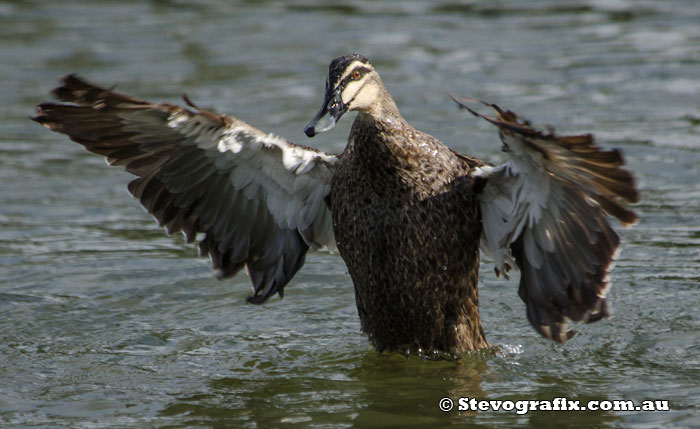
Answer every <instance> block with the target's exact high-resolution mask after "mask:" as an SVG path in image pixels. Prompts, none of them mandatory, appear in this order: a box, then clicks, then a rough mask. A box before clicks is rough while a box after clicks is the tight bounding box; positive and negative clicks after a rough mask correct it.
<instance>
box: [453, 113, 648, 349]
mask: <svg viewBox="0 0 700 429" xmlns="http://www.w3.org/2000/svg"><path fill="white" fill-rule="evenodd" d="M465 100H466V101H478V100H471V99H465ZM455 101H457V100H455ZM457 103H458V104H459V105H460V107H463V108H465V109H467V110H469V111H470V112H471V113H472V114H474V115H476V116H478V117H481V118H484V119H486V120H487V121H489V122H491V123H492V124H494V125H496V126H497V127H498V128H499V132H500V136H501V140H502V142H503V151H504V152H506V153H508V155H509V156H510V158H511V159H510V161H508V162H507V163H505V164H503V165H499V166H495V167H492V166H482V167H479V168H476V169H475V170H474V172H473V176H475V177H481V178H483V179H486V183H485V185H483V189H482V191H481V193H480V194H479V201H480V207H481V212H482V220H483V228H484V229H483V234H482V249H484V250H485V251H486V252H487V253H489V254H490V255H491V256H492V257H493V258H494V260H495V262H496V272H497V273H500V272H507V270H508V269H509V268H510V266H513V265H517V267H518V268H519V269H520V271H521V277H520V289H519V295H520V297H521V298H522V300H523V301H524V302H525V304H526V305H527V316H528V319H529V321H530V323H531V324H532V325H533V326H534V327H535V329H537V331H538V332H540V333H541V334H542V335H544V336H545V337H547V338H550V339H552V340H554V341H557V342H560V343H564V342H566V341H567V340H569V339H571V338H572V337H573V336H574V335H575V334H576V333H575V331H573V330H571V329H570V328H569V327H568V326H567V322H569V321H575V322H581V321H583V322H592V321H596V320H600V319H601V318H604V317H608V316H609V310H608V307H607V303H606V300H605V294H606V291H607V289H608V283H609V278H608V276H609V271H610V269H611V266H612V262H613V261H614V259H615V257H616V256H617V251H618V247H619V245H620V238H619V236H618V235H617V233H616V232H615V231H614V230H613V229H612V227H611V225H610V220H609V217H608V215H610V216H614V217H616V218H618V219H619V220H620V223H621V224H622V225H625V226H626V225H631V224H634V223H636V222H637V215H636V214H635V213H634V212H633V211H631V210H629V209H627V208H625V207H624V205H623V204H622V202H621V200H624V201H627V202H631V203H633V202H637V201H638V200H639V194H638V192H637V189H636V187H635V181H634V177H633V176H632V174H631V173H630V172H629V171H628V170H626V169H624V168H623V167H622V166H623V164H624V161H623V159H622V155H621V154H620V152H619V151H618V150H603V149H601V148H600V147H598V146H597V145H596V144H595V143H594V142H593V136H592V135H590V134H585V135H576V136H558V135H556V134H555V133H554V132H553V130H550V131H548V132H543V131H539V130H536V129H534V128H532V127H531V125H530V124H529V123H528V122H527V121H521V120H520V119H519V118H518V116H517V115H516V114H515V113H513V112H511V111H504V110H502V109H501V108H499V107H498V106H496V105H494V104H489V103H484V102H481V103H483V104H485V105H487V106H489V107H491V108H493V109H494V110H495V111H496V114H497V116H496V117H490V116H486V115H482V114H480V113H477V112H476V111H474V110H472V109H471V108H469V107H468V106H466V105H465V104H463V103H461V102H459V101H457ZM513 262H514V263H513Z"/></svg>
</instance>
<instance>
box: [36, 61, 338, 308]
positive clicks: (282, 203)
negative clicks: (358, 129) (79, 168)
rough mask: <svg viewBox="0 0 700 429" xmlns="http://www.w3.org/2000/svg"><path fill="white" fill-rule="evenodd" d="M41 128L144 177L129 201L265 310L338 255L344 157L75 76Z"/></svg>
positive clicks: (41, 118)
mask: <svg viewBox="0 0 700 429" xmlns="http://www.w3.org/2000/svg"><path fill="white" fill-rule="evenodd" d="M62 83H63V85H62V86H60V87H58V88H56V89H55V90H54V91H53V95H54V96H55V97H56V98H57V99H58V100H60V101H61V102H62V103H61V102H49V103H43V104H41V105H39V106H38V108H37V111H38V114H37V116H36V117H35V118H33V119H34V120H35V121H37V122H39V123H40V124H42V125H44V126H46V127H48V128H50V129H51V130H53V131H57V132H61V133H64V134H66V135H68V136H69V137H70V138H71V139H72V140H73V141H75V142H77V143H79V144H81V145H83V146H84V147H85V148H86V149H87V150H88V151H90V152H93V153H97V154H100V155H103V156H105V157H106V158H107V162H108V163H109V164H110V165H118V166H120V167H122V168H124V169H125V170H126V171H128V172H130V173H132V174H134V175H136V176H138V178H137V179H135V180H133V181H132V182H131V183H129V186H128V189H129V192H130V193H131V194H132V195H133V196H134V197H136V198H138V199H139V200H140V202H141V204H142V205H143V206H144V208H146V210H148V212H149V213H150V214H152V215H153V216H154V217H155V218H156V219H157V220H158V222H159V224H160V225H161V226H165V228H166V229H167V231H168V233H169V234H172V233H175V232H177V231H182V232H183V233H184V235H185V237H186V239H187V241H188V242H192V241H194V240H195V239H196V238H197V234H198V233H203V234H204V237H203V238H202V239H201V240H200V241H199V250H200V254H201V255H209V256H210V258H211V260H212V264H213V267H214V269H215V270H216V274H217V277H219V278H224V277H228V276H231V275H233V274H235V273H236V272H238V271H239V270H240V269H241V268H243V267H246V270H247V271H248V274H249V276H250V278H251V281H252V283H253V290H254V292H255V293H254V295H253V296H251V297H248V299H247V300H248V301H249V302H252V303H256V304H260V303H262V302H264V301H265V300H267V298H269V297H270V296H271V295H273V294H274V293H275V292H277V293H279V294H280V296H282V294H283V288H284V286H285V285H286V284H287V283H288V282H289V280H290V279H291V278H292V276H293V275H294V274H295V273H296V272H297V271H298V270H299V268H301V266H302V265H303V263H304V257H305V254H306V252H307V250H308V249H309V248H313V249H319V248H326V249H328V250H331V251H334V250H335V246H336V244H335V238H334V235H333V229H332V222H331V213H330V208H329V207H328V204H327V202H326V197H327V196H328V194H329V192H330V179H331V176H332V175H333V172H334V169H335V162H336V160H337V157H336V156H335V155H328V154H325V153H323V152H320V151H318V150H316V149H313V148H309V147H304V146H298V145H294V144H292V143H290V142H287V141H286V140H284V139H281V138H279V137H277V136H274V135H271V134H268V133H265V132H263V131H260V130H259V129H257V128H255V127H252V126H251V125H248V124H247V123H245V122H243V121H241V120H239V119H237V118H234V117H229V116H224V115H218V114H215V113H213V112H210V111H207V110H204V109H201V108H199V107H197V106H195V105H194V104H193V103H192V102H191V101H190V100H189V99H188V98H187V97H185V101H186V102H187V104H189V106H190V107H192V108H193V109H194V110H189V109H185V108H182V107H179V106H176V105H172V104H167V103H163V104H153V103H149V102H147V101H142V100H137V99H133V98H131V97H127V96H125V95H121V94H118V93H115V92H113V91H112V90H109V89H104V88H100V87H98V86H95V85H92V84H90V83H88V82H85V81H84V80H82V79H80V78H78V77H76V76H74V75H69V76H66V77H65V78H63V81H62Z"/></svg>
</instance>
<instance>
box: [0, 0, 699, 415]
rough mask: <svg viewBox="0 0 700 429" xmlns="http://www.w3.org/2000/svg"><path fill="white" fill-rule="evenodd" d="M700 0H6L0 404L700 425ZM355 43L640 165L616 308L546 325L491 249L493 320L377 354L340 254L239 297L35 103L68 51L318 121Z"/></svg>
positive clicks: (246, 109) (49, 409) (486, 129)
mask: <svg viewBox="0 0 700 429" xmlns="http://www.w3.org/2000/svg"><path fill="white" fill-rule="evenodd" d="M699 24H700V8H698V7H697V4H696V2H694V1H690V0H687V1H681V0H678V1H667V2H657V1H634V2H632V1H625V0H615V1H604V0H598V1H593V0H591V1H579V2H575V3H574V2H566V3H565V2H557V1H554V0H542V1H534V0H533V1H519V2H456V1H455V2H449V1H438V2H432V3H429V2H408V1H401V2H398V1H397V2H382V3H375V2H369V1H354V2H342V3H340V2H337V3H330V5H328V3H326V2H321V1H315V0H312V1H304V2H288V3H285V2H275V1H270V2H228V1H223V0H221V1H217V0H210V1H207V2H201V5H197V6H195V5H191V4H187V3H185V2H177V1H165V0H161V1H151V2H142V3H140V4H133V5H126V4H122V2H108V1H100V2H97V1H89V2H88V1H70V2H20V1H17V2H9V3H8V2H3V3H0V56H1V58H2V60H1V61H0V101H1V102H0V118H1V119H0V124H1V125H0V127H1V129H2V132H0V155H1V156H0V180H1V182H2V187H1V188H0V314H1V315H2V317H0V424H3V425H6V426H12V427H15V426H52V427H56V426H65V427H112V426H127V427H144V426H146V427H148V426H152V427H159V426H186V425H205V426H207V425H208V426H231V427H249V428H253V427H280V426H283V427H286V426H290V427H291V426H297V427H350V426H357V427H371V426H383V425H386V424H394V425H396V426H400V427H412V426H416V427H417V426H427V425H431V426H433V427H436V426H443V425H449V424H471V425H476V426H492V427H502V426H513V425H518V424H524V425H527V424H529V425H533V426H547V425H551V426H562V425H564V424H567V423H569V422H576V423H578V424H580V425H582V426H595V427H601V426H612V427H628V426H635V427H659V426H700V413H699V410H700V399H698V398H700V387H698V386H699V382H700V338H699V337H700V330H699V328H700V316H698V306H699V305H700V290H699V289H698V285H699V283H700V270H699V268H700V202H699V201H700V185H699V183H700V138H699V136H700V25H699ZM347 52H360V53H362V54H364V55H366V56H367V57H369V58H370V59H371V60H372V61H373V63H374V64H375V66H376V67H377V69H378V70H379V71H380V73H381V75H382V77H383V79H384V81H385V82H386V84H387V86H388V88H389V90H390V91H391V92H392V94H393V95H394V97H395V99H396V101H397V103H398V105H399V108H400V109H401V111H402V113H403V114H404V116H405V117H406V118H407V119H408V120H409V121H410V122H412V123H413V124H414V125H415V126H417V127H418V128H420V129H423V130H425V131H427V132H430V133H432V134H434V135H436V136H437V137H438V138H440V139H441V140H443V141H445V142H446V143H447V144H449V145H450V146H451V147H453V148H455V149H456V150H458V151H461V152H465V153H468V154H471V155H475V156H480V157H483V158H485V159H488V160H490V161H492V162H498V161H502V160H503V159H504V158H503V154H502V153H501V152H499V148H500V144H499V142H498V140H497V138H496V134H495V132H494V130H493V129H491V128H490V126H489V124H486V123H483V122H478V121H477V120H475V119H474V118H472V117H471V116H470V115H468V114H466V113H465V112H463V111H459V110H457V109H456V108H455V106H454V105H453V103H452V101H450V100H449V98H448V97H447V92H448V91H449V92H451V93H454V94H456V95H470V96H475V97H480V98H484V99H487V100H489V101H492V102H496V103H499V104H501V105H503V106H506V107H509V108H512V109H515V110H517V111H520V112H521V113H523V114H525V115H526V116H528V117H530V118H531V119H533V120H535V122H539V123H549V124H553V125H555V126H557V128H558V129H559V130H560V131H565V132H585V131H594V132H595V133H596V136H597V138H598V140H599V141H600V142H601V143H602V144H604V145H605V146H608V147H610V146H614V147H619V148H621V149H622V150H623V151H624V154H625V156H626V159H627V162H628V164H629V167H630V168H631V169H632V170H634V171H635V172H636V174H637V177H638V179H639V187H640V189H641V192H642V195H643V201H642V202H641V203H640V204H639V205H637V206H636V209H637V210H638V212H639V214H640V216H641V221H640V223H639V224H638V225H637V226H636V227H634V228H633V229H627V230H621V231H620V233H621V235H622V239H623V248H622V253H621V256H620V259H619V260H618V262H617V266H616V268H615V270H614V272H613V276H612V282H613V287H612V290H611V292H610V299H611V303H612V305H613V308H614V312H615V315H614V318H613V319H611V320H608V321H603V322H600V323H597V324H593V325H587V326H581V327H580V329H579V331H580V332H581V334H580V335H579V337H577V338H576V339H575V340H573V341H572V342H570V343H569V344H567V345H565V346H559V345H556V344H553V343H550V342H547V341H545V340H544V339H542V338H540V337H539V336H537V334H536V333H535V332H534V331H533V330H532V329H531V328H530V327H529V326H528V324H527V322H526V319H525V311H524V306H523V304H522V303H521V301H520V299H519V298H518V297H517V281H516V280H511V281H501V280H496V279H495V277H494V275H493V273H492V265H490V264H489V263H488V261H486V262H485V264H484V266H483V269H482V289H481V303H482V317H483V321H484V328H485V331H486V335H487V338H488V339H489V341H490V342H492V343H497V344H502V345H504V347H503V349H504V351H505V352H504V353H500V354H498V353H477V354H474V355H470V356H465V357H464V358H462V359H461V360H460V361H459V362H456V363H455V362H426V361H422V360H420V359H418V358H415V357H414V358H410V359H406V358H404V357H401V356H398V355H388V354H378V353H376V352H375V351H373V350H372V348H371V347H370V346H369V344H368V342H367V340H366V338H365V337H364V335H363V334H361V332H360V327H359V320H358V317H357V314H356V309H355V304H354V294H353V289H352V284H351V281H350V278H349V277H348V275H347V273H346V269H345V267H344V265H343V263H342V261H341V259H340V258H339V257H336V256H331V255H324V254H311V255H309V257H308V258H307V263H306V266H305V267H304V269H303V270H302V271H301V272H300V273H299V274H298V275H297V276H296V277H295V279H294V281H293V283H292V284H291V285H289V287H288V288H287V294H286V297H285V298H284V299H283V300H279V299H277V298H273V299H271V300H270V302H269V303H268V304H266V305H265V306H262V307H257V306H250V305H246V304H245V303H244V298H245V296H247V295H248V294H249V293H250V290H249V288H250V286H249V283H248V280H247V278H246V277H245V275H240V276H237V277H236V278H234V279H233V280H231V281H225V282H218V281H216V280H215V279H213V277H212V276H211V271H210V269H209V264H208V261H206V260H203V259H198V258H196V257H195V255H196V251H195V250H194V249H193V248H192V246H189V245H187V244H186V243H184V240H183V239H182V238H181V237H178V236H173V237H168V236H166V235H165V234H164V233H163V232H162V231H161V230H160V228H158V227H157V226H156V225H155V224H154V222H153V221H152V220H151V219H150V217H149V216H147V215H146V214H145V213H144V212H143V210H141V209H140V208H139V207H138V204H137V203H136V201H134V200H133V199H131V198H130V197H129V195H128V194H127V192H126V187H125V184H126V183H127V181H128V180H129V176H128V175H127V174H126V173H124V172H122V171H120V170H119V169H114V168H106V167H105V166H104V162H103V161H102V160H101V159H100V158H99V157H97V156H93V155H90V154H88V153H86V152H85V151H84V150H83V149H82V148H80V147H79V146H78V145H76V144H74V143H71V142H69V141H68V140H67V139H66V138H64V137H63V136H60V135H57V134H53V133H50V132H48V131H46V130H44V129H42V128H40V127H39V126H37V125H36V124H34V123H32V122H30V121H29V120H28V119H27V117H28V116H29V115H31V114H32V113H33V106H34V105H35V104H37V103H39V102H40V101H42V100H45V99H46V98H47V92H48V91H49V90H50V89H51V88H52V87H54V86H55V85H56V83H57V79H58V77H59V76H61V75H63V74H67V73H70V72H78V73H80V74H81V75H83V76H85V77H87V78H89V79H92V80H94V81H97V82H99V83H102V84H104V85H108V86H109V85H115V84H118V85H119V89H120V90H122V91H124V92H128V93H130V94H133V95H135V96H137V97H141V98H146V99H151V100H155V101H170V102H180V100H179V96H180V94H182V93H185V92H186V93H187V94H188V95H189V96H190V97H191V98H192V99H193V100H195V102H197V103H199V104H201V105H203V106H206V107H209V108H212V109H215V110H217V111H220V112H226V113H230V114H233V115H237V116H239V117H241V118H243V119H245V120H248V121H249V122H252V123H254V124H256V125H257V126H259V127H261V128H263V129H265V130H268V131H272V132H276V133H278V134H281V135H283V136H285V137H287V138H289V139H290V140H292V141H296V142H299V143H305V144H308V143H313V144H314V145H317V146H318V147H320V148H322V149H324V150H326V151H329V152H339V151H340V150H342V147H343V146H344V143H345V138H346V136H347V132H348V128H349V124H350V123H351V118H344V119H343V121H341V124H340V125H339V127H338V128H337V129H336V130H334V132H332V133H328V134H324V135H322V136H320V137H317V138H315V139H314V140H311V141H309V140H307V139H306V137H305V136H304V135H303V133H302V128H303V126H304V125H305V124H306V123H307V122H308V120H309V119H310V118H311V117H312V116H313V115H314V114H315V113H316V110H317V108H318V105H319V103H320V101H321V96H322V85H323V82H324V79H325V70H326V67H327V64H328V62H329V60H330V59H332V58H334V57H336V56H338V55H341V54H344V53H347ZM558 396H565V397H567V398H569V399H572V400H581V401H587V400H612V399H628V400H633V401H635V402H637V403H640V402H641V401H643V400H649V399H660V400H668V401H669V406H670V408H671V410H670V411H665V412H613V411H608V412H603V411H599V412H594V411H586V412H579V413H573V412H571V413H561V412H549V413H548V412H541V411H538V412H531V413H528V414H524V415H518V414H516V413H515V412H507V411H480V412H471V411H469V412H466V411H457V410H453V411H451V412H448V413H443V412H441V411H440V410H439V409H438V401H439V400H440V398H443V397H450V398H453V399H455V400H456V399H457V398H459V397H477V398H480V399H491V400H496V399H510V400H518V399H532V400H536V399H549V400H551V399H553V398H555V397H558Z"/></svg>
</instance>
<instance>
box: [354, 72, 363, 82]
mask: <svg viewBox="0 0 700 429" xmlns="http://www.w3.org/2000/svg"><path fill="white" fill-rule="evenodd" d="M360 77H362V73H360V71H359V70H355V71H354V72H352V78H353V79H354V80H357V79H359V78H360Z"/></svg>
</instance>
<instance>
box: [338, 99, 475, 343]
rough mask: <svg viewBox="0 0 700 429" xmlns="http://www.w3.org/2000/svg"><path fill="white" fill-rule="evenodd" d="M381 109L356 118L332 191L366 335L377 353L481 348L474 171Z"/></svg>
mask: <svg viewBox="0 0 700 429" xmlns="http://www.w3.org/2000/svg"><path fill="white" fill-rule="evenodd" d="M382 102H383V104H384V105H383V106H382V108H381V109H379V111H378V113H377V114H375V115H373V114H371V113H359V114H358V116H357V118H356V119H355V122H354V124H353V126H352V131H351V134H350V138H349V142H348V146H347V148H346V149H345V151H344V152H343V154H342V155H341V157H340V162H339V163H338V166H337V170H336V173H335V175H334V177H333V180H332V182H331V201H332V212H333V229H334V231H335V234H336V240H337V242H338V249H339V251H340V254H341V256H342V257H343V259H344V260H345V263H346V264H347V266H348V270H349V273H350V275H351V277H352V280H353V284H354V285H355V296H356V301H357V309H358V312H359V315H360V320H361V322H362V329H363V331H364V332H365V333H367V335H368V336H369V338H370V341H371V342H372V344H373V345H374V346H375V348H377V350H390V351H400V352H404V353H406V352H409V353H410V352H418V351H422V352H423V353H425V354H428V355H429V354H431V353H432V352H436V351H442V352H449V353H459V352H462V351H466V350H475V349H480V348H483V347H485V346H487V343H486V340H485V338H484V333H483V329H482V327H481V320H480V318H479V298H478V288H477V281H478V268H479V239H480V236H481V223H480V217H479V209H478V204H477V201H476V198H474V193H473V192H472V186H473V179H471V178H470V177H469V175H468V173H469V170H470V167H469V165H468V162H467V160H466V159H464V158H460V157H459V156H457V155H456V154H455V153H453V152H452V151H451V150H450V149H449V148H447V147H446V146H445V145H443V144H442V143H441V142H439V141H438V140H437V139H435V138H434V137H432V136H429V135H427V134H425V133H423V132H420V131H418V130H416V129H414V128H413V127H412V126H410V125H409V124H408V123H407V122H406V121H405V120H404V119H403V118H402V117H401V116H400V115H399V114H398V110H397V109H396V107H395V105H394V102H393V100H392V99H391V97H390V96H389V95H388V93H386V92H385V93H384V94H383V99H382Z"/></svg>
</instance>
